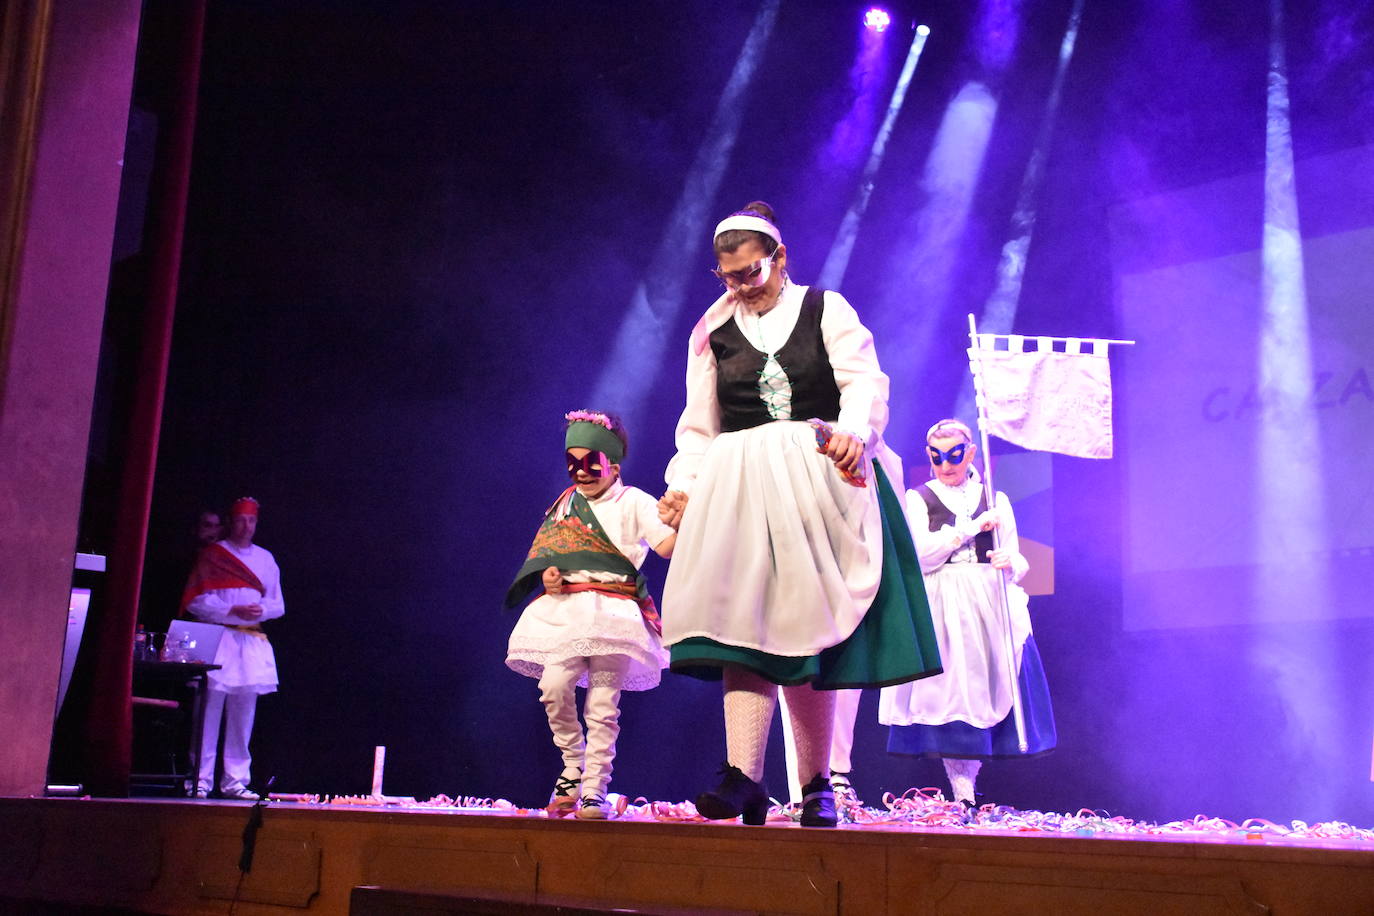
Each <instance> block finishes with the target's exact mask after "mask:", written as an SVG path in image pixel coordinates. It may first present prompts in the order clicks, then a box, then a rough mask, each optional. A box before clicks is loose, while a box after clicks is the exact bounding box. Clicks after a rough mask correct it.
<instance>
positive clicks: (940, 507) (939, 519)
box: [916, 484, 992, 563]
mask: <svg viewBox="0 0 1374 916" xmlns="http://www.w3.org/2000/svg"><path fill="white" fill-rule="evenodd" d="M916 492H917V493H920V494H921V499H924V500H925V501H926V513H927V514H928V515H929V516H930V530H931V533H934V532H936V531H939V530H940V529H941V528H943V527H944V526H945V525H953V524H954V513H953V512H951V511H949V507H948V506H946V505H945V504H944V503H942V502H940V497H938V496H936V495H935V491H934V490H932V489H931V488H930V487H929V486H927V485H926V484H921V485H920V486H919V487H917V488H916ZM986 511H988V494H987V493H986V492H985V491H981V490H980V495H979V496H978V508H977V509H975V510H974V512H973V516H974V518H977V517H978V516H980V515H982V514H983V513H984V512H986ZM973 546H974V549H976V550H977V551H978V562H979V563H987V562H988V554H989V553H991V552H992V532H991V531H980V532H978V534H976V535H975V536H974V538H973ZM950 559H951V560H952V559H954V555H953V554H950ZM945 562H946V563H948V562H949V560H946V561H945Z"/></svg>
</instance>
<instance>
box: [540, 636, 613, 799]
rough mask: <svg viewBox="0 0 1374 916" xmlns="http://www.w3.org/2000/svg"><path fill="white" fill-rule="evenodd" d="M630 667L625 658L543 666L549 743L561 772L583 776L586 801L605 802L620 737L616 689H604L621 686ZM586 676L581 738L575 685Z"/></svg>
mask: <svg viewBox="0 0 1374 916" xmlns="http://www.w3.org/2000/svg"><path fill="white" fill-rule="evenodd" d="M629 667H630V659H629V658H627V657H626V656H624V655H593V656H590V657H587V658H570V659H565V660H564V661H562V662H558V663H556V664H552V665H545V666H544V673H543V674H542V675H540V677H539V692H540V697H539V699H540V701H541V702H542V703H543V704H544V712H545V713H547V714H548V717H549V730H550V731H552V732H553V743H554V745H555V746H556V747H557V748H558V752H559V753H560V754H561V755H562V756H563V766H564V767H565V768H568V769H574V770H581V771H582V789H581V795H582V796H583V797H584V798H585V797H588V796H591V795H600V796H603V797H604V796H605V794H606V788H607V787H608V786H609V785H610V784H611V771H612V769H613V764H614V762H615V740H616V738H617V737H619V735H620V688H618V687H606V686H602V684H605V683H615V684H619V683H622V682H623V680H624V676H625V674H626V673H627V672H628V671H629ZM584 671H585V672H586V674H587V684H588V685H589V686H588V687H587V696H586V699H585V700H584V701H583V704H582V717H583V718H584V719H586V721H587V730H586V733H585V735H584V733H583V731H582V724H581V722H579V721H578V718H577V681H578V679H579V678H581V677H582V673H583V672H584ZM598 682H601V683H598Z"/></svg>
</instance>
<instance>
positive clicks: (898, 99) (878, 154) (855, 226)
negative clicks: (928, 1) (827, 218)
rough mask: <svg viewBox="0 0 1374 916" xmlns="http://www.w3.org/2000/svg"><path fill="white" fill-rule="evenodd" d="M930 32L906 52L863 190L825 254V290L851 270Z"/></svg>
mask: <svg viewBox="0 0 1374 916" xmlns="http://www.w3.org/2000/svg"><path fill="white" fill-rule="evenodd" d="M929 35H930V29H928V28H926V27H925V26H921V27H920V28H918V29H917V30H916V36H915V37H914V38H913V39H912V40H911V47H910V48H909V49H908V50H907V53H906V63H905V64H903V66H902V72H901V75H899V76H898V77H897V85H896V86H895V87H893V90H892V98H891V100H890V101H889V102H888V103H887V114H886V115H884V116H883V123H882V126H881V127H879V128H878V134H877V136H875V137H874V138H873V146H872V148H871V149H870V150H869V153H868V162H867V163H865V165H864V170H863V174H862V176H861V177H860V179H859V190H858V192H857V193H856V194H855V195H854V201H853V203H851V204H850V205H849V210H848V211H847V212H846V213H845V215H844V219H843V220H842V221H841V222H840V230H839V232H838V233H836V235H835V241H834V243H833V244H832V245H831V246H830V253H829V254H827V255H826V256H825V264H824V265H822V267H821V273H820V279H819V281H818V283H819V285H820V286H821V287H822V288H824V289H839V287H840V283H841V281H843V280H844V275H845V271H847V270H848V269H849V258H850V256H851V255H852V254H853V253H854V243H855V241H856V240H857V239H858V237H859V225H860V223H862V221H863V217H864V213H865V212H867V210H868V200H869V198H870V197H871V196H872V195H873V185H874V182H875V180H876V179H877V176H878V169H879V168H880V167H881V166H882V164H883V155H884V153H886V152H887V141H888V138H889V137H891V136H892V125H893V124H895V123H896V122H897V115H898V114H899V113H900V112H901V110H902V103H904V102H905V101H906V90H907V87H908V86H910V85H911V77H912V75H913V74H915V72H916V64H917V62H919V61H920V59H921V52H922V51H923V50H925V46H926V39H927V37H928V36H929Z"/></svg>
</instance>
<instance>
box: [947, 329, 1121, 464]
mask: <svg viewBox="0 0 1374 916" xmlns="http://www.w3.org/2000/svg"><path fill="white" fill-rule="evenodd" d="M977 338H978V343H977V348H976V349H975V348H970V349H969V351H968V354H969V363H970V365H971V366H972V367H973V379H974V386H975V390H976V392H977V394H978V397H979V398H980V400H981V401H982V402H984V403H985V404H986V405H987V424H988V428H987V431H988V434H989V435H993V436H998V437H1000V438H1002V439H1005V440H1007V441H1008V442H1013V443H1015V444H1016V445H1019V446H1021V447H1022V448H1029V449H1035V450H1037V451H1042V452H1058V453H1060V454H1062V455H1074V456H1077V457H1079V458H1110V457H1112V376H1111V371H1110V367H1109V365H1108V362H1107V341H1105V340H1078V339H1075V338H1070V339H1069V340H1068V343H1067V346H1066V348H1065V350H1066V351H1065V352H1063V353H1059V352H1056V351H1055V350H1054V349H1053V348H1052V341H1051V339H1050V338H1048V337H1041V338H1034V339H1035V340H1036V349H1034V350H1031V351H1029V352H1026V351H1025V349H1024V344H1025V342H1026V339H1025V338H1024V337H1021V336H1019V335H1011V336H1010V337H1009V338H1008V341H1009V343H1010V348H1009V349H1007V350H994V349H993V346H994V341H995V339H996V338H995V336H994V335H991V334H979V335H977ZM1084 343H1087V344H1091V345H1092V347H1091V349H1090V350H1089V351H1087V352H1084V348H1083V346H1082V344H1084Z"/></svg>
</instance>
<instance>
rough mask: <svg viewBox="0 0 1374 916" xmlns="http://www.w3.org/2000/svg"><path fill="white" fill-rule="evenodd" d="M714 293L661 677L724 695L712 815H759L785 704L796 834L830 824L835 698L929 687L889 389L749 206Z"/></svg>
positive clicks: (723, 229)
mask: <svg viewBox="0 0 1374 916" xmlns="http://www.w3.org/2000/svg"><path fill="white" fill-rule="evenodd" d="M714 248H715V254H716V257H717V260H718V261H719V265H718V268H717V269H716V271H715V273H716V275H717V276H718V277H719V278H720V279H721V280H722V281H723V282H724V284H725V293H724V294H723V295H722V296H721V297H720V298H719V299H717V300H716V302H715V303H714V304H713V305H712V306H711V307H710V308H709V309H708V310H707V311H706V314H705V315H704V316H703V317H702V319H701V320H700V321H699V322H698V323H697V325H696V328H695V329H694V330H693V332H692V337H691V344H690V347H689V352H688V355H687V404H686V408H685V409H684V410H683V412H682V416H681V418H680V420H679V421H678V425H677V435H676V441H677V455H676V456H675V457H674V458H673V460H672V462H671V463H670V464H669V466H668V472H667V475H666V476H667V481H668V492H667V493H666V494H665V495H664V497H663V499H661V500H660V501H659V511H660V517H662V518H663V519H664V520H665V521H668V522H670V523H672V524H678V523H679V522H680V523H681V528H680V531H679V535H678V541H677V545H676V547H675V550H674V558H673V562H672V565H671V567H670V568H669V571H668V578H667V581H666V583H665V585H664V592H663V595H664V597H663V607H664V642H665V643H666V644H668V645H669V647H670V651H671V666H672V668H673V670H675V671H679V672H683V673H687V674H691V675H694V676H697V677H701V678H704V679H719V680H722V681H723V685H724V693H725V696H724V709H725V733H726V746H727V754H728V757H729V759H728V761H727V762H726V764H725V767H724V769H723V770H722V777H723V778H722V781H721V783H720V785H719V786H718V787H717V788H716V789H715V790H713V791H710V792H705V793H702V794H701V795H700V796H698V797H697V800H696V804H697V810H698V811H699V812H700V813H701V814H702V815H703V816H705V817H707V818H711V819H728V818H734V817H737V816H740V815H743V818H744V822H745V823H746V824H761V823H763V822H764V820H765V818H766V816H767V811H768V794H767V791H766V790H765V788H764V786H763V769H764V751H765V748H766V747H767V743H768V731H769V726H770V724H771V720H772V716H773V710H774V708H775V706H776V704H777V696H778V689H779V687H781V689H782V690H783V691H785V692H786V696H787V705H788V710H789V715H790V716H791V721H792V727H793V732H794V734H795V736H796V742H797V756H798V775H799V779H800V781H801V782H802V783H803V784H804V789H803V794H804V798H803V807H802V813H801V822H802V824H803V825H806V826H818V827H829V826H834V825H835V823H836V820H837V818H836V813H835V806H834V796H833V792H832V790H831V786H830V782H829V779H828V771H829V755H830V738H831V719H832V712H833V708H834V694H833V691H834V690H835V689H838V688H846V687H871V686H881V685H884V684H895V683H901V682H904V681H908V680H911V679H914V678H919V677H924V676H927V675H930V674H932V673H935V672H938V671H939V664H940V663H939V657H938V655H937V653H936V650H935V640H934V634H933V631H932V629H931V625H930V616H929V609H928V608H927V606H926V601H925V592H924V590H923V587H922V584H921V577H920V568H919V565H918V564H917V561H916V556H915V551H914V548H913V547H912V543H911V536H910V534H909V533H908V532H907V528H906V521H905V518H904V516H903V514H902V506H901V500H900V497H899V496H898V495H897V494H898V493H900V492H901V489H902V474H901V461H900V459H898V458H897V456H896V455H895V454H893V452H892V451H891V450H890V449H889V448H887V446H886V445H885V444H884V443H883V440H882V431H883V429H884V427H885V426H886V425H887V417H888V410H887V395H888V379H887V376H886V375H884V374H883V371H882V369H881V368H879V365H878V358H877V354H876V353H875V351H874V347H873V335H872V334H871V333H869V331H868V329H867V328H865V327H864V326H863V324H862V323H861V322H860V321H859V317H858V315H857V314H856V313H855V311H854V309H853V307H852V306H850V304H849V303H848V302H847V301H845V299H844V297H843V296H841V295H840V294H839V293H836V292H833V291H824V290H820V289H817V288H814V287H806V286H799V285H797V284H795V283H792V282H791V280H790V279H789V277H788V274H787V249H786V247H785V246H784V245H783V244H782V235H781V233H780V232H779V230H778V227H777V222H776V220H775V219H774V217H773V212H772V209H771V208H770V207H769V206H768V205H767V204H765V203H763V202H761V201H756V202H754V203H751V204H749V205H748V206H746V207H745V208H744V209H743V210H741V211H739V212H737V213H734V214H733V215H731V216H729V217H728V218H726V219H725V220H723V221H722V222H721V223H720V224H719V225H718V226H717V227H716V231H715V234H714Z"/></svg>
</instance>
